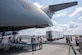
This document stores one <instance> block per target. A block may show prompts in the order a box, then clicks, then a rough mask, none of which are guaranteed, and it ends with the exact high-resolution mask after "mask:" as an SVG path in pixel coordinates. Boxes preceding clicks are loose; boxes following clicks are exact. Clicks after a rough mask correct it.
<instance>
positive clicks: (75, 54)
mask: <svg viewBox="0 0 82 55" xmlns="http://www.w3.org/2000/svg"><path fill="white" fill-rule="evenodd" d="M70 47H71V48H72V50H73V52H74V55H77V53H76V51H75V49H74V47H73V45H72V44H71V41H70V40H69V48H70ZM69 51H70V49H69ZM69 55H70V53H69Z"/></svg>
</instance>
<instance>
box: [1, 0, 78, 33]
mask: <svg viewBox="0 0 82 55" xmlns="http://www.w3.org/2000/svg"><path fill="white" fill-rule="evenodd" d="M75 5H77V1H75V2H68V3H62V4H56V5H49V6H46V7H43V8H41V9H40V8H38V7H36V6H35V5H34V4H32V3H31V2H29V1H28V0H0V32H3V33H4V32H5V31H14V30H21V29H26V28H33V27H36V28H39V27H40V28H43V27H48V26H52V22H51V20H50V18H51V17H52V15H53V14H54V12H56V11H59V10H62V9H65V8H68V7H71V6H75Z"/></svg>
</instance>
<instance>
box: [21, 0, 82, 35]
mask: <svg viewBox="0 0 82 55" xmlns="http://www.w3.org/2000/svg"><path fill="white" fill-rule="evenodd" d="M29 1H31V2H32V3H33V4H34V5H36V6H37V7H39V8H41V7H44V6H46V5H53V4H59V3H66V2H73V1H78V5H76V6H73V7H70V8H67V9H64V10H60V11H58V12H55V13H54V15H53V16H52V18H51V21H52V23H53V26H52V27H47V28H39V29H36V28H32V29H25V30H21V31H19V32H20V33H21V34H23V33H26V34H46V33H45V31H47V30H53V31H59V32H63V33H64V34H66V35H82V0H29Z"/></svg>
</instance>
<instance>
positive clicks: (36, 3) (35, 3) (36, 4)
mask: <svg viewBox="0 0 82 55" xmlns="http://www.w3.org/2000/svg"><path fill="white" fill-rule="evenodd" d="M34 5H35V6H37V7H38V8H41V7H43V5H41V4H40V3H38V2H34Z"/></svg>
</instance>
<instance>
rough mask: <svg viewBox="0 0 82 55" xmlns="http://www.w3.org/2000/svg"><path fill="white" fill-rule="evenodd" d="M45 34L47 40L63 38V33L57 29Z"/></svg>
mask: <svg viewBox="0 0 82 55" xmlns="http://www.w3.org/2000/svg"><path fill="white" fill-rule="evenodd" d="M46 36H47V40H48V41H53V40H57V39H62V38H64V34H63V33H62V32H58V31H47V32H46Z"/></svg>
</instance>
